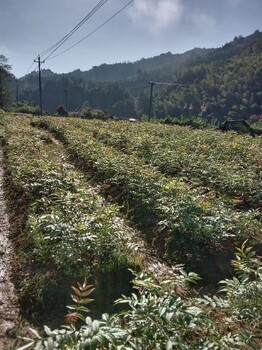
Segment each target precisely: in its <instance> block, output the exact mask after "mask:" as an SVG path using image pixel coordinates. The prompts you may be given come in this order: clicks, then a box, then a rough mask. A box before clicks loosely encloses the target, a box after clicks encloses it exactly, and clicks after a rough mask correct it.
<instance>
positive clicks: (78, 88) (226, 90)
mask: <svg viewBox="0 0 262 350" xmlns="http://www.w3.org/2000/svg"><path fill="white" fill-rule="evenodd" d="M42 73H43V74H42V77H43V79H42V82H43V105H44V109H45V110H48V111H49V112H52V113H53V112H55V110H56V108H57V106H58V105H60V104H63V105H65V106H66V107H67V108H68V110H69V111H73V110H77V109H79V108H81V106H82V105H83V103H85V104H89V105H90V107H93V108H101V109H103V110H106V111H107V112H108V113H110V114H114V115H118V116H125V117H128V116H137V117H139V116H141V115H142V114H148V108H149V94H150V88H149V85H148V81H159V82H170V83H177V84H182V85H178V86H164V87H163V86H155V87H154V103H153V112H154V115H155V117H163V116H167V115H170V116H171V117H178V116H180V115H192V114H194V115H195V114H198V115H202V116H204V117H206V118H211V117H213V118H216V119H218V120H222V119H223V118H224V117H225V116H228V117H233V118H244V119H248V118H250V117H251V116H253V118H256V117H255V116H260V115H261V114H262V32H259V31H256V32H255V33H253V34H252V35H249V36H247V37H242V36H239V37H235V38H234V40H233V41H231V42H230V43H227V44H225V45H224V46H223V47H221V48H216V49H199V48H195V49H192V50H190V51H188V52H185V53H183V54H172V53H170V52H168V53H166V54H161V55H160V56H156V57H153V58H148V59H145V58H143V59H141V60H139V61H137V62H134V63H131V62H125V63H116V64H110V65H108V64H103V65H101V66H96V67H93V68H92V69H91V70H89V71H86V72H81V71H80V70H76V71H73V72H71V73H68V74H55V73H53V72H51V71H50V70H43V72H42ZM21 86H22V88H21V90H20V94H19V99H20V100H30V101H31V102H34V103H38V90H37V89H38V75H37V73H36V72H34V73H31V74H29V75H27V76H26V77H25V79H24V83H23V84H21Z"/></svg>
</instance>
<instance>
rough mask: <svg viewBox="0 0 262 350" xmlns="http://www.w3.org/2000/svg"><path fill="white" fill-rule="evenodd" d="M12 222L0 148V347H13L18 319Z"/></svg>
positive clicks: (6, 349) (6, 348)
mask: <svg viewBox="0 0 262 350" xmlns="http://www.w3.org/2000/svg"><path fill="white" fill-rule="evenodd" d="M9 229H10V223H9V218H8V213H7V206H6V202H5V194H4V170H3V151H2V150H1V149H0V349H5V350H8V349H13V347H12V345H11V343H12V338H14V337H15V326H16V322H17V319H18V306H17V299H16V296H15V288H14V285H13V283H12V281H11V272H12V271H11V270H12V256H13V249H12V243H11V241H10V239H9Z"/></svg>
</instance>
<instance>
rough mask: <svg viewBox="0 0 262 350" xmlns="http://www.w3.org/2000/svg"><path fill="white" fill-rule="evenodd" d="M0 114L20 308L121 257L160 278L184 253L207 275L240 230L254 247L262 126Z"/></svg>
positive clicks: (260, 202)
mask: <svg viewBox="0 0 262 350" xmlns="http://www.w3.org/2000/svg"><path fill="white" fill-rule="evenodd" d="M2 124H3V125H2V127H1V129H2V134H3V138H4V152H5V158H6V160H5V162H6V168H7V170H6V188H7V191H8V194H9V207H10V212H11V215H12V218H13V220H12V224H11V236H12V238H13V241H14V243H15V250H16V255H17V259H16V265H15V266H16V272H19V273H17V280H16V285H17V288H18V289H19V291H20V294H19V299H20V304H21V305H22V309H23V310H27V317H31V316H32V314H33V313H34V312H38V313H39V310H40V309H41V303H42V302H43V300H44V304H45V306H46V305H47V304H48V301H47V299H48V298H49V297H50V295H51V294H50V293H52V288H53V287H52V286H53V285H54V284H57V285H60V284H61V289H62V290H63V289H64V288H65V285H63V283H64V282H61V281H68V284H69V285H70V282H71V281H77V280H79V279H80V278H82V277H84V276H90V275H91V276H95V275H97V273H105V274H108V273H111V272H112V271H127V269H128V268H132V269H137V270H139V271H142V272H143V273H150V274H152V275H153V276H155V277H154V278H160V277H159V276H162V275H163V271H164V272H165V273H166V274H167V275H169V276H170V275H171V274H172V273H173V271H174V270H173V268H175V266H176V265H177V264H181V263H182V264H184V265H185V268H186V270H187V271H188V272H189V271H195V272H197V273H199V274H200V275H201V277H202V278H203V282H202V284H214V283H216V282H218V281H219V280H220V279H221V278H225V277H228V276H231V274H232V267H231V265H230V260H231V259H232V257H233V254H234V251H235V247H236V246H240V245H241V244H242V243H243V241H245V240H248V243H249V244H251V245H253V246H255V247H256V249H257V250H258V251H262V216H261V207H262V152H261V150H262V139H261V138H252V137H250V136H244V135H237V134H235V133H227V134H222V133H220V132H218V131H215V130H212V129H209V130H193V129H190V128H187V127H178V126H177V127H170V126H164V125H157V124H149V123H129V122H114V121H107V122H102V121H88V120H80V119H70V118H56V117H44V118H41V119H39V118H34V117H30V116H25V117H22V116H19V117H18V116H12V115H5V117H4V123H2ZM18 275H20V277H18ZM124 275H126V273H125V272H123V273H122V275H120V278H119V279H120V280H121V279H123V276H124ZM111 284H112V282H111ZM50 286H51V287H50ZM114 287H115V288H112V286H111V288H112V289H119V293H120V294H121V290H122V289H121V288H122V287H121V281H120V282H119V284H118V282H117V283H116V285H115V286H114ZM97 289H99V287H98V286H97ZM120 294H117V293H116V294H115V295H114V297H120ZM58 295H59V294H58ZM58 298H60V296H58ZM54 303H56V301H54V300H53V301H52V302H50V308H52V307H53V305H54ZM46 309H48V308H47V307H46ZM44 312H47V310H45V311H44ZM30 315H31V316H30ZM199 349H200V348H199Z"/></svg>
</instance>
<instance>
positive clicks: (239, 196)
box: [84, 121, 262, 208]
mask: <svg viewBox="0 0 262 350" xmlns="http://www.w3.org/2000/svg"><path fill="white" fill-rule="evenodd" d="M84 129H85V130H86V131H89V132H92V133H93V136H94V137H96V138H97V139H98V140H99V141H101V142H103V143H105V144H106V145H109V146H112V147H114V148H116V149H118V150H120V151H122V152H124V153H126V154H134V155H136V156H137V157H142V158H143V159H144V160H145V162H146V163H147V164H151V165H153V166H156V167H157V168H158V169H159V170H160V171H161V172H162V173H163V174H166V175H169V176H172V177H179V178H183V179H184V180H186V181H188V182H190V183H191V184H192V185H193V186H195V187H199V186H205V188H206V189H207V190H216V191H219V192H222V193H226V194H227V195H228V196H231V197H235V199H236V203H237V204H238V205H239V206H241V204H242V206H245V205H246V204H248V205H249V206H251V207H254V208H255V207H257V208H258V207H261V205H262V152H261V148H262V142H261V139H260V138H257V139H253V138H251V137H250V136H246V135H245V136H243V135H236V134H234V133H228V134H222V133H220V132H217V131H214V130H192V129H189V128H185V127H172V128H171V127H168V126H162V125H158V126H156V125H150V124H142V123H141V124H132V123H124V122H120V123H119V122H109V123H104V122H99V121H97V122H93V123H91V122H87V123H85V124H84Z"/></svg>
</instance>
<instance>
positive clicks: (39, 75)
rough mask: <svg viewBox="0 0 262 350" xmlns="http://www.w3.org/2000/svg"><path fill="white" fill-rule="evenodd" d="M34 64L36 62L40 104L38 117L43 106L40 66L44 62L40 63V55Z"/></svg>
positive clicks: (41, 112)
mask: <svg viewBox="0 0 262 350" xmlns="http://www.w3.org/2000/svg"><path fill="white" fill-rule="evenodd" d="M34 62H38V80H39V104H40V115H43V105H42V82H41V64H42V63H44V62H45V61H42V62H41V59H40V55H38V57H37V60H34Z"/></svg>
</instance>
